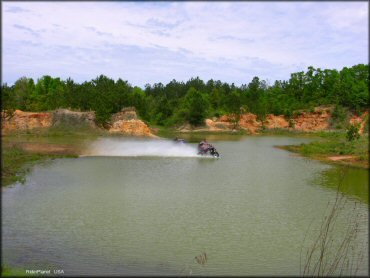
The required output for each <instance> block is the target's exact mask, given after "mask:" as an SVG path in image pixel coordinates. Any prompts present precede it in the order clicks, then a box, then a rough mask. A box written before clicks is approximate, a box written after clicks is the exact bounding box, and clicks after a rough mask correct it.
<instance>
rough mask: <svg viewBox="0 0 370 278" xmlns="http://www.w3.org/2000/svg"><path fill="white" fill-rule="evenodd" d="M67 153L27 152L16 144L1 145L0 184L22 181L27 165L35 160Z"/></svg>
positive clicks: (30, 164) (27, 168)
mask: <svg viewBox="0 0 370 278" xmlns="http://www.w3.org/2000/svg"><path fill="white" fill-rule="evenodd" d="M65 156H68V155H57V154H41V153H28V152H26V151H24V150H22V149H21V148H19V147H17V146H3V148H2V163H1V173H2V185H3V186H6V185H9V184H12V183H15V182H21V183H23V182H24V176H25V174H26V173H27V172H28V170H29V167H30V166H32V165H33V164H34V163H35V162H36V161H39V160H45V159H53V158H58V157H65Z"/></svg>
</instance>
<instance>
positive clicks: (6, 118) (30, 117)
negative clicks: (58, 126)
mask: <svg viewBox="0 0 370 278" xmlns="http://www.w3.org/2000/svg"><path fill="white" fill-rule="evenodd" d="M52 122H53V114H52V113H50V112H45V113H37V112H23V111H21V110H15V112H14V114H12V115H8V114H7V113H5V112H1V128H2V131H3V133H7V132H10V131H15V130H28V129H35V128H48V127H51V126H52Z"/></svg>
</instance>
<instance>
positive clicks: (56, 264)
mask: <svg viewBox="0 0 370 278" xmlns="http://www.w3.org/2000/svg"><path fill="white" fill-rule="evenodd" d="M234 138H236V137H234ZM216 139H217V138H212V140H213V141H212V143H213V144H214V145H215V147H216V148H217V150H218V151H219V153H220V154H221V158H220V159H207V158H199V157H195V156H187V157H161V156H135V157H120V156H114V157H112V156H99V157H95V156H91V157H81V158H77V159H60V160H55V161H53V162H51V163H48V164H45V165H39V166H36V167H34V169H33V170H32V172H31V173H30V174H29V176H28V177H27V181H26V184H25V185H16V186H14V187H11V188H6V189H3V192H2V193H3V194H2V202H3V205H2V206H3V207H2V221H3V223H2V225H3V233H2V243H3V247H2V248H3V250H2V251H3V253H2V255H3V262H4V263H5V264H6V265H9V266H11V267H17V268H19V267H21V268H22V267H24V268H25V269H45V268H47V269H63V270H64V274H65V275H69V274H70V275H114V274H118V275H134V274H138V275H190V274H192V275H299V274H300V253H301V249H302V248H303V250H306V249H305V248H307V247H308V246H310V244H311V243H310V242H312V239H313V238H314V237H315V231H316V232H317V227H318V226H319V225H320V221H321V219H322V218H323V215H324V213H325V211H326V208H327V206H328V202H329V203H330V202H332V201H333V200H334V198H335V196H336V193H335V190H334V189H333V188H332V187H333V184H334V179H335V178H336V177H337V175H336V174H335V172H333V171H339V168H337V167H334V166H331V165H327V164H324V163H321V162H318V161H313V160H309V159H305V158H302V157H296V156H293V155H292V154H291V153H289V152H287V151H284V150H280V149H277V148H274V147H273V146H274V145H288V144H299V143H302V142H306V141H308V140H309V139H307V138H306V139H304V138H289V137H282V136H276V137H273V136H266V137H238V139H237V140H233V141H229V140H225V138H223V137H221V140H219V141H217V140H216ZM219 139H220V138H219ZM120 140H122V144H124V140H127V139H124V138H121V139H120V138H118V139H116V144H119V143H120ZM209 140H211V139H209ZM148 144H150V142H148ZM191 146H192V147H194V148H195V146H196V144H193V143H191ZM108 147H109V146H108V145H107V148H108ZM353 171H355V172H352V169H350V170H349V171H348V175H347V181H346V183H347V184H353V188H355V189H354V190H353V192H351V193H350V194H348V195H346V196H347V197H346V203H345V207H346V208H348V209H347V210H346V211H351V210H352V208H353V206H354V204H355V203H356V204H357V205H356V210H357V211H358V213H359V214H360V218H359V225H360V226H359V236H358V239H357V240H358V243H359V246H360V247H359V249H358V251H361V250H363V251H364V252H365V258H364V261H363V262H362V263H361V264H360V270H359V273H358V274H362V275H366V274H368V272H367V270H368V263H367V261H368V257H367V254H368V249H367V236H368V203H367V202H364V200H365V199H367V196H368V190H367V187H366V186H365V187H366V189H363V188H364V187H363V184H364V183H365V182H366V184H367V183H368V174H367V171H366V170H358V169H356V170H353ZM353 173H354V174H353ZM365 173H366V174H365ZM325 181H327V182H325ZM323 185H324V186H323ZM325 185H326V186H325ZM347 216H348V215H347V214H346V213H344V215H343V216H340V217H339V218H338V221H337V223H336V224H337V226H338V228H337V229H336V230H335V233H336V234H335V238H337V239H338V240H339V239H340V238H341V237H342V236H343V234H344V232H345V230H346V219H347ZM307 231H309V232H308V233H307ZM306 233H307V237H306V240H305V241H303V240H304V237H305V234H306ZM338 244H339V243H338ZM360 249H361V250H360ZM202 252H206V254H207V258H208V261H207V262H206V263H205V264H204V265H199V264H197V262H196V261H195V259H194V257H195V256H198V255H200V254H201V253H202Z"/></svg>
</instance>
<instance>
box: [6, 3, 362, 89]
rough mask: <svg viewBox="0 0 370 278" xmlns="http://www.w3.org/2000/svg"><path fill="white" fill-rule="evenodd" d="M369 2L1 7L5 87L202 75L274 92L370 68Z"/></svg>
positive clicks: (136, 83)
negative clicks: (285, 84)
mask: <svg viewBox="0 0 370 278" xmlns="http://www.w3.org/2000/svg"><path fill="white" fill-rule="evenodd" d="M368 28H369V27H368V2H367V1H362V2H351V1H344V2H318V1H314V2H304V1H300V2H281V1H276V2H248V1H241V2H238V1H236V2H206V1H205V2H194V1H189V2H187V1H185V2H180V1H177V2H53V1H52V2H45V1H44V2H34V1H30V2H27V1H25V2H22V1H20V2H16V1H2V30H1V31H2V53H1V55H2V59H1V61H2V83H8V85H12V84H14V82H15V81H16V80H17V79H19V78H20V77H23V76H26V77H29V78H33V79H34V80H37V79H38V78H40V77H42V76H43V75H51V76H52V77H60V78H62V79H63V80H65V79H67V78H68V77H70V78H72V79H73V80H74V81H76V82H79V83H82V82H84V81H89V80H91V79H94V78H96V77H97V76H99V75H101V74H104V75H106V76H108V77H110V78H113V79H115V80H117V79H118V78H121V79H123V80H127V81H128V82H129V83H130V84H131V85H133V86H139V87H142V88H143V87H144V86H145V84H147V83H149V84H154V83H159V82H162V83H163V84H167V83H168V82H170V81H171V80H173V79H176V80H177V81H184V82H186V81H187V80H189V79H190V78H192V77H194V78H195V77H197V76H198V77H199V78H201V79H203V80H204V81H205V82H206V81H208V80H209V79H214V80H221V81H222V82H228V83H230V84H231V83H234V84H235V85H237V86H240V85H242V84H248V83H249V82H250V81H251V80H252V78H253V77H254V76H258V77H259V78H260V79H262V80H267V81H268V82H269V83H270V84H273V82H274V81H275V80H288V79H289V77H290V74H291V73H293V72H298V71H306V70H307V67H309V66H313V67H315V68H321V69H338V70H340V69H342V68H343V67H351V66H354V65H356V64H360V63H363V64H367V63H368V47H369V45H368V34H369V30H368Z"/></svg>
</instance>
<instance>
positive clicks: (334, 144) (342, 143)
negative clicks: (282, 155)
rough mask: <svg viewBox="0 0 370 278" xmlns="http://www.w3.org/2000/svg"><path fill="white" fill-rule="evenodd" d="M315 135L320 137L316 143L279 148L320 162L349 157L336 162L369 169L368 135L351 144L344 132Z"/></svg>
mask: <svg viewBox="0 0 370 278" xmlns="http://www.w3.org/2000/svg"><path fill="white" fill-rule="evenodd" d="M317 135H319V136H320V139H319V140H318V141H314V142H310V143H306V144H300V145H291V146H282V147H280V148H282V149H286V150H289V151H293V152H297V153H300V154H301V155H303V156H306V157H310V158H314V159H320V160H329V157H331V156H341V155H349V156H353V158H352V159H349V160H346V161H340V160H338V162H337V163H341V164H351V165H353V166H360V167H365V168H369V162H368V160H369V138H368V134H364V135H362V136H361V137H360V138H359V139H358V140H354V141H351V142H349V141H347V139H346V135H345V133H344V132H321V133H317Z"/></svg>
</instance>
